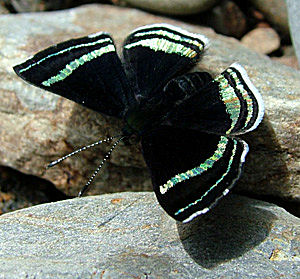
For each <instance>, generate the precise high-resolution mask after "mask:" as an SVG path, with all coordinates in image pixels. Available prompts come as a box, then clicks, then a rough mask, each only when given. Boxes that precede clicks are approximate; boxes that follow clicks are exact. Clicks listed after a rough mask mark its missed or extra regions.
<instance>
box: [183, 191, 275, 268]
mask: <svg viewBox="0 0 300 279" xmlns="http://www.w3.org/2000/svg"><path fill="white" fill-rule="evenodd" d="M275 220H276V216H275V215H274V214H272V213H271V212H270V211H268V209H267V207H262V206H261V202H259V201H256V200H251V199H246V198H244V197H241V196H238V195H234V194H232V195H230V196H228V197H226V198H225V199H223V200H222V201H221V202H220V203H219V204H218V205H217V206H216V207H215V208H214V209H213V210H211V211H210V212H208V213H207V214H205V215H203V216H200V217H198V218H196V219H194V220H193V221H192V222H190V223H187V224H182V223H178V224H177V228H178V233H179V236H180V239H181V241H182V244H183V247H184V249H185V250H186V252H187V253H188V254H189V255H190V256H191V257H192V258H193V260H194V261H195V262H196V263H198V264H199V265H201V266H202V267H204V268H207V269H212V268H214V267H216V266H218V265H219V264H221V263H223V262H226V261H229V260H231V259H234V258H238V257H240V256H242V255H243V254H245V253H246V252H248V251H250V250H252V249H253V248H254V247H256V246H258V245H259V244H260V243H261V242H263V241H264V240H265V239H266V238H267V236H268V235H269V232H270V230H271V227H272V223H273V222H274V221H275Z"/></svg>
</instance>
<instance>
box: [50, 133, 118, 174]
mask: <svg viewBox="0 0 300 279" xmlns="http://www.w3.org/2000/svg"><path fill="white" fill-rule="evenodd" d="M117 137H119V135H118V136H112V137H109V138H106V139H104V140H99V141H97V142H94V143H92V144H90V145H86V146H84V147H81V148H79V149H77V150H75V151H73V152H71V153H69V154H67V155H65V156H63V157H61V158H59V159H57V160H55V161H53V162H51V163H50V164H49V165H48V166H47V167H46V169H49V168H51V167H53V166H55V165H57V164H59V163H60V162H62V161H63V160H65V159H67V158H69V157H71V156H73V155H75V154H77V153H79V152H81V151H84V150H87V149H89V148H91V147H94V146H96V145H98V144H100V143H103V142H109V141H112V140H113V139H114V138H117Z"/></svg>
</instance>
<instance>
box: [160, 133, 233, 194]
mask: <svg viewBox="0 0 300 279" xmlns="http://www.w3.org/2000/svg"><path fill="white" fill-rule="evenodd" d="M227 143H228V138H226V137H223V136H221V139H220V141H219V143H218V145H217V149H216V151H215V152H214V154H213V155H212V156H211V157H209V158H208V159H207V160H205V162H204V163H202V164H200V166H198V167H195V168H193V169H191V170H188V171H186V172H183V173H180V174H177V175H175V176H174V177H172V178H171V179H170V180H168V181H167V182H166V183H165V184H164V185H161V186H159V191H160V193H161V194H165V193H166V192H167V191H168V190H169V189H171V188H172V187H173V186H175V185H176V184H177V183H180V182H182V181H184V180H187V179H190V178H192V177H195V176H197V175H200V174H201V173H203V172H205V171H207V170H208V169H210V168H212V167H213V165H214V163H215V162H217V161H218V160H219V159H220V158H222V156H223V154H224V152H225V149H226V146H227Z"/></svg>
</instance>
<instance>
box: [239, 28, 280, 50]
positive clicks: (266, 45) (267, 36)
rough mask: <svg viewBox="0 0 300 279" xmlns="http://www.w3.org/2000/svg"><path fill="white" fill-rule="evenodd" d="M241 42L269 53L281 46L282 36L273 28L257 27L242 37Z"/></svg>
mask: <svg viewBox="0 0 300 279" xmlns="http://www.w3.org/2000/svg"><path fill="white" fill-rule="evenodd" d="M241 43H242V44H243V45H244V46H246V47H249V48H251V49H253V50H255V51H257V52H259V53H263V54H269V53H271V52H273V51H275V50H277V49H279V47H280V37H279V35H278V34H277V33H276V31H275V30H274V29H273V28H270V27H264V28H255V29H253V30H251V31H250V32H248V33H247V34H246V35H245V36H243V38H242V39H241Z"/></svg>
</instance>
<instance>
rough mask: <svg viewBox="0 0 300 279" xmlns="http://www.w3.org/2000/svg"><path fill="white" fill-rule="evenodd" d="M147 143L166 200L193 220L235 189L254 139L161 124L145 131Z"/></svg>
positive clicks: (172, 210) (182, 217)
mask: <svg viewBox="0 0 300 279" xmlns="http://www.w3.org/2000/svg"><path fill="white" fill-rule="evenodd" d="M142 149H143V155H144V158H145V161H146V163H147V165H148V167H149V169H150V172H151V177H152V182H153V187H154V191H155V193H156V196H157V198H158V201H159V203H160V204H161V206H162V207H163V208H164V209H165V210H166V212H167V213H168V214H169V215H171V216H172V217H173V218H175V219H176V220H179V221H190V220H191V219H193V218H194V217H196V216H197V215H199V214H202V213H205V212H207V211H208V210H209V209H210V208H211V207H212V206H213V205H214V204H215V203H216V201H218V199H220V198H221V197H222V196H224V195H226V194H227V193H228V192H229V189H230V188H231V187H232V186H233V184H234V183H235V181H236V180H237V179H238V177H239V176H240V173H241V168H242V164H243V162H244V160H245V156H246V154H247V152H248V145H247V144H246V143H245V142H244V141H241V140H239V139H235V138H229V137H226V136H219V135H212V134H207V133H201V132H197V131H193V130H186V129H176V128H172V127H161V128H160V129H156V130H154V131H152V132H151V133H148V134H147V135H145V136H143V138H142Z"/></svg>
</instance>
